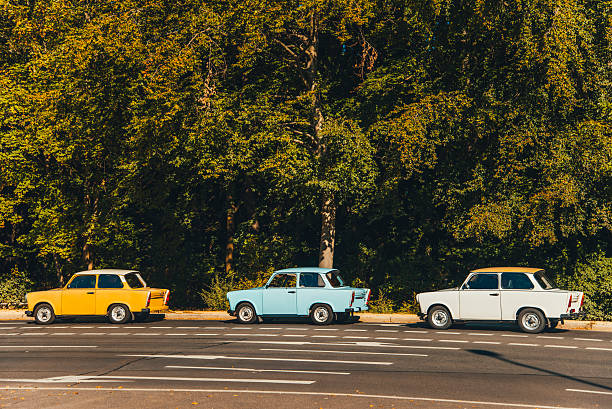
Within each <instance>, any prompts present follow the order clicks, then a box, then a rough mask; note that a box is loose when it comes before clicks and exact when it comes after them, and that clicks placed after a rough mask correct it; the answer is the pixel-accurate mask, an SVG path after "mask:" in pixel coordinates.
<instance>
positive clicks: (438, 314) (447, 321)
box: [427, 305, 453, 329]
mask: <svg viewBox="0 0 612 409" xmlns="http://www.w3.org/2000/svg"><path fill="white" fill-rule="evenodd" d="M427 323H428V324H429V326H430V327H431V328H433V329H448V328H450V326H451V325H453V319H452V317H451V314H450V311H448V308H446V307H443V306H441V305H437V306H435V307H433V308H432V309H431V310H429V313H428V314H427Z"/></svg>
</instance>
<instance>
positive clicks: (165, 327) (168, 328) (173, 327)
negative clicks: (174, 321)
mask: <svg viewBox="0 0 612 409" xmlns="http://www.w3.org/2000/svg"><path fill="white" fill-rule="evenodd" d="M149 328H153V329H170V328H174V327H149Z"/></svg>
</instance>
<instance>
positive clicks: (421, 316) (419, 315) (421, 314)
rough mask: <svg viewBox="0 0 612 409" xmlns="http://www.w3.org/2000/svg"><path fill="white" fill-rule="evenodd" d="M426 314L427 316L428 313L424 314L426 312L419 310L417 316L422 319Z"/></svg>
mask: <svg viewBox="0 0 612 409" xmlns="http://www.w3.org/2000/svg"><path fill="white" fill-rule="evenodd" d="M426 316H427V314H424V313H422V312H420V311H419V312H417V317H419V318H420V319H422V320H424V319H425V317H426Z"/></svg>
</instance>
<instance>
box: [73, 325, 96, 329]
mask: <svg viewBox="0 0 612 409" xmlns="http://www.w3.org/2000/svg"><path fill="white" fill-rule="evenodd" d="M70 328H79V329H81V328H93V327H89V326H85V325H83V326H80V325H73V326H71V327H70Z"/></svg>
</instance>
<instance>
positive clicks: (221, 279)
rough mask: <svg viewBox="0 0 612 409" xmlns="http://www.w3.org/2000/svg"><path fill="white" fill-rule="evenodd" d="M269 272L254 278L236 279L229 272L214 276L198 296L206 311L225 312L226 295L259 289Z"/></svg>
mask: <svg viewBox="0 0 612 409" xmlns="http://www.w3.org/2000/svg"><path fill="white" fill-rule="evenodd" d="M270 273H271V272H267V273H266V272H263V271H260V272H257V273H255V275H254V277H252V278H247V277H242V278H240V279H239V280H238V279H236V273H235V272H234V271H231V272H230V273H229V274H228V275H227V276H219V275H215V276H214V277H213V279H212V281H211V283H210V285H209V286H207V287H206V288H204V289H202V291H200V296H201V297H202V301H204V305H205V307H206V308H207V309H210V310H215V311H225V310H227V309H228V308H229V304H228V302H227V293H228V292H229V291H234V290H246V289H247V288H253V287H261V286H263V285H264V284H265V283H266V281H268V277H269V276H270Z"/></svg>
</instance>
